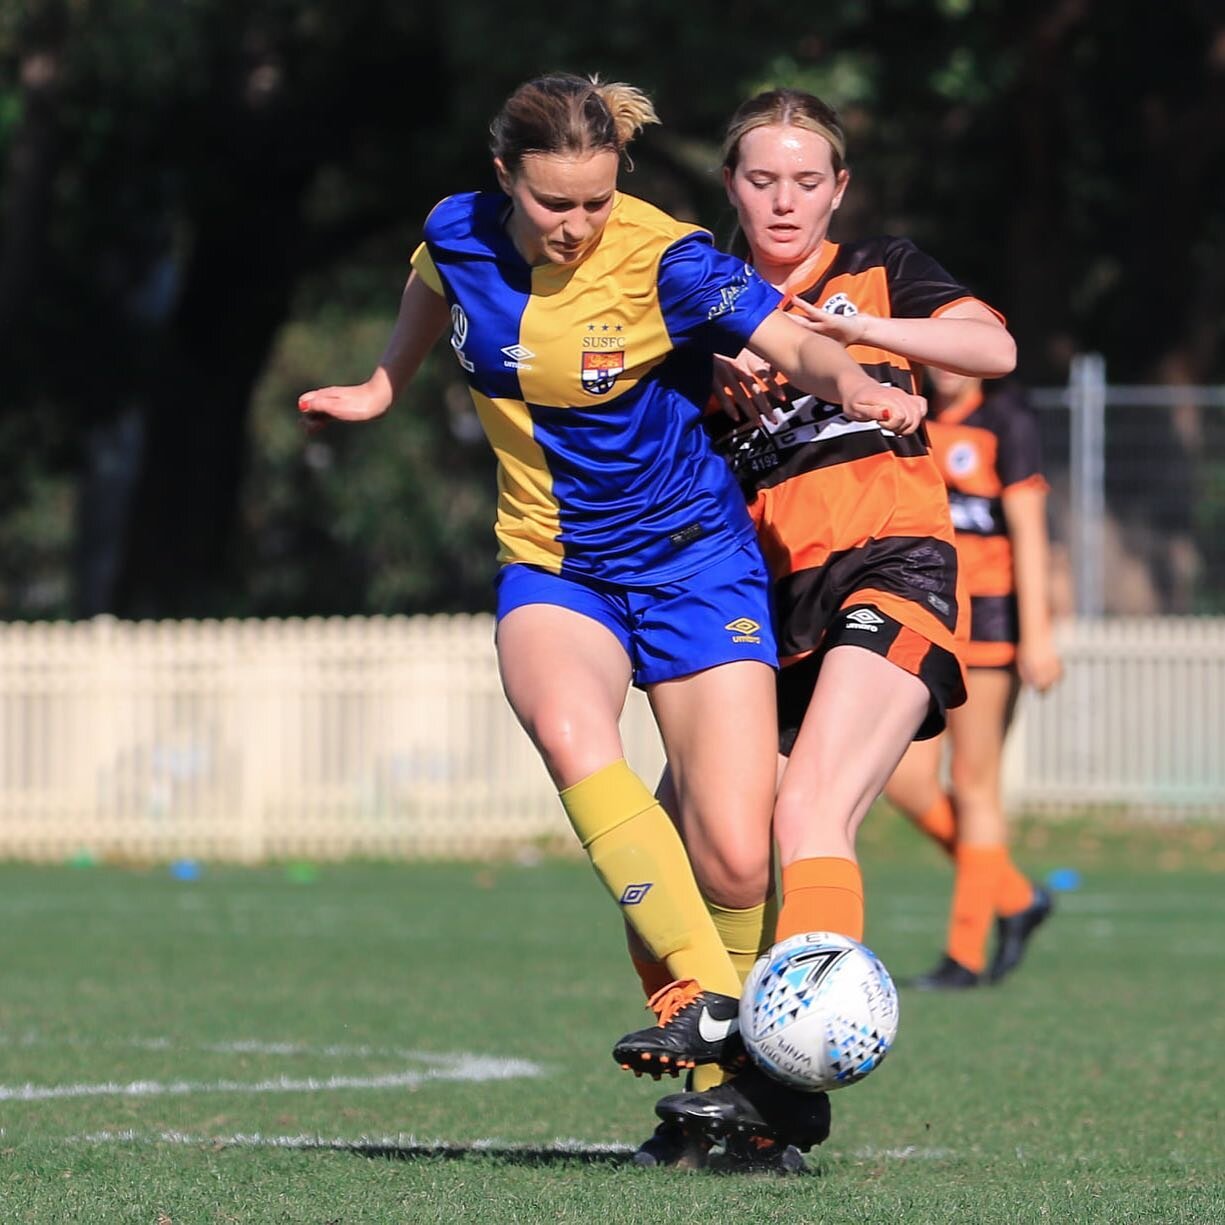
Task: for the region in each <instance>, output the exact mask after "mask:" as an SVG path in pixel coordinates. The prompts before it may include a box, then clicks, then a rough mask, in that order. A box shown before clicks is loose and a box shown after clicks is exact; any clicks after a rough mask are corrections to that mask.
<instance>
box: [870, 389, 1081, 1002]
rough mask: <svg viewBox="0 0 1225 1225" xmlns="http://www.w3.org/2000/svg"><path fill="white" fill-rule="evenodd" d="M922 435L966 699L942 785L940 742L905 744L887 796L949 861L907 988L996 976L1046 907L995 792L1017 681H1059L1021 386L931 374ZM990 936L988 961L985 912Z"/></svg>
mask: <svg viewBox="0 0 1225 1225" xmlns="http://www.w3.org/2000/svg"><path fill="white" fill-rule="evenodd" d="M930 377H931V383H932V392H933V394H932V398H931V404H930V412H929V415H928V430H929V432H930V435H931V440H932V449H933V452H934V454H935V456H936V462H937V463H938V464H939V466H940V471H941V473H942V474H943V476H944V480H945V482H946V483H947V485H948V490H949V503H950V505H951V508H952V512H953V526H954V527H955V528H956V531H957V554H958V557H959V559H960V562H961V568H962V572H963V574H964V575H965V583H966V588H967V591H968V593H969V596H970V640H969V642H968V643H966V644H964V646H963V649H962V654H963V658H964V659H965V662H966V666H967V668H968V682H967V688H968V697H967V700H966V704H965V705H964V706H962V707H961V708H960V709H958V710H956V711H954V712H952V713H951V714H950V716H949V726H948V739H949V742H950V746H951V750H952V753H951V770H950V775H951V782H952V792H951V794H946V792H945V791H944V789H943V787H942V785H941V781H940V759H941V752H942V749H943V745H942V743H941V741H940V740H932V741H926V742H924V743H920V744H914V745H912V746H911V748H910V749H909V750H908V752H907V754H906V756H905V757H904V758H903V759H902V762H901V764H900V765H899V766H898V768H897V770H896V771H895V773H894V776H893V778H892V779H891V780H890V783H889V785H888V787H887V788H886V795H888V797H889V799H890V800H891V801H892V802H893V803H894V804H895V805H896V806H897V807H898V808H900V809H901V810H902V811H903V812H904V813H906V815H907V816H909V817H910V818H911V820H912V821H914V822H915V824H916V825H917V826H918V827H919V828H920V829H921V830H923V832H925V833H926V834H927V835H928V836H929V837H931V838H932V839H933V840H934V841H935V842H937V843H938V844H939V845H940V846H941V847H943V848H944V850H945V851H946V852H947V853H948V854H949V855H950V856H951V857H952V859H953V862H954V868H955V880H954V885H953V902H952V908H951V913H950V916H949V926H948V937H947V942H946V947H945V953H944V956H943V957H942V959H941V960H940V962H939V963H938V964H937V965H936V966H935V967H934V968H933V969H932V970H930V971H929V972H928V973H926V974H922V975H920V976H919V977H918V978H916V979H915V980H914V985H915V986H918V987H923V988H927V989H931V990H941V989H958V988H964V987H974V986H977V985H979V984H980V983H981V982H983V981H987V982H998V981H999V980H1000V979H1001V978H1003V977H1004V976H1005V975H1006V974H1008V973H1010V972H1011V971H1012V970H1013V969H1015V968H1016V966H1017V964H1018V963H1019V962H1020V960H1021V957H1022V955H1023V954H1024V951H1025V945H1026V943H1027V941H1028V940H1029V938H1030V936H1031V935H1033V933H1034V931H1035V930H1036V929H1037V928H1038V926H1039V925H1040V924H1041V923H1042V922H1043V921H1044V920H1045V919H1046V917H1047V916H1048V915H1049V913H1050V910H1051V899H1050V895H1049V894H1048V893H1047V892H1046V890H1044V889H1042V888H1041V887H1040V886H1037V885H1035V884H1033V883H1032V882H1031V881H1030V880H1029V879H1027V878H1026V877H1025V876H1024V875H1023V874H1022V873H1021V872H1020V871H1019V870H1018V869H1017V867H1016V865H1015V864H1014V863H1013V862H1012V858H1011V856H1010V855H1009V852H1008V837H1007V822H1006V819H1005V815H1004V807H1003V802H1002V799H1001V794H1000V784H1001V778H1000V774H1001V764H1002V759H1003V751H1004V737H1005V735H1006V733H1007V731H1008V725H1009V723H1010V721H1011V719H1012V714H1013V710H1014V708H1015V706H1016V700H1017V696H1018V693H1019V692H1020V688H1021V686H1022V685H1023V684H1028V685H1032V686H1033V687H1034V688H1035V689H1037V690H1038V691H1039V692H1042V691H1044V690H1046V689H1048V688H1049V687H1050V686H1051V685H1053V684H1054V683H1055V682H1056V681H1057V680H1058V679H1059V676H1060V672H1061V667H1060V662H1059V655H1058V652H1057V651H1056V649H1055V645H1054V639H1053V636H1052V632H1051V619H1050V603H1049V599H1048V580H1047V572H1048V542H1047V534H1046V482H1045V481H1044V480H1043V478H1042V468H1041V456H1040V453H1039V444H1038V427H1037V422H1036V420H1035V418H1034V415H1033V412H1032V411H1031V410H1030V409H1029V407H1028V405H1027V404H1026V403H1025V401H1024V398H1023V397H1022V396H1021V394H1020V392H1019V391H1018V390H1017V389H1016V388H1013V387H1010V386H1007V385H998V386H995V387H992V388H991V390H990V391H985V390H984V387H983V383H982V380H981V379H976V378H970V377H967V376H965V375H957V374H951V373H949V372H948V371H944V370H932V371H931V372H930ZM993 919H994V920H995V926H996V932H997V939H996V947H995V952H994V955H993V957H992V959H991V963H990V965H988V964H987V942H988V936H989V934H990V929H991V923H992V920H993Z"/></svg>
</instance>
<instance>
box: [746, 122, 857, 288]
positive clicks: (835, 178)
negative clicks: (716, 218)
mask: <svg viewBox="0 0 1225 1225" xmlns="http://www.w3.org/2000/svg"><path fill="white" fill-rule="evenodd" d="M850 177H851V176H850V172H849V171H847V170H845V169H843V170H842V171H840V172H839V173H837V174H835V172H834V151H833V148H832V147H831V145H830V143H829V141H828V140H826V139H825V137H824V136H821V135H820V134H818V133H817V132H811V131H809V130H808V129H807V128H795V127H790V126H783V125H781V124H772V125H768V126H765V127H760V128H753V129H752V130H751V131H749V132H746V133H745V135H744V136H743V137H741V139H740V160H739V162H738V163H737V166H736V169H735V170H734V171H729V170H724V172H723V181H724V185H725V186H726V188H727V195H728V199H729V200H731V202H732V207H733V208H735V210H736V213H737V214H738V216H739V218H740V228H741V229H742V230H743V231H744V235H745V237H746V238H747V239H748V242H749V246H750V247H751V248H752V251H753V262H754V263H756V264H759V265H762V264H765V265H770V266H774V267H782V268H787V267H794V266H796V265H798V264H800V263H802V262H803V261H804V260H805V259H807V258H808V257H809V256H810V255H812V254H814V253H815V252H816V251H817V249H818V248H819V247H820V246H821V244H822V243H823V242H824V241H825V235H826V233H827V232H828V231H829V221H830V217H831V215H832V214H833V211H834V209H836V208H837V207H838V205H839V204H840V203H841V201H842V193H843V192H844V191H845V190H846V185H847V182H848V181H849V179H850Z"/></svg>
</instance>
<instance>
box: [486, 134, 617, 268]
mask: <svg viewBox="0 0 1225 1225" xmlns="http://www.w3.org/2000/svg"><path fill="white" fill-rule="evenodd" d="M618 161H619V159H618V155H617V154H616V153H615V152H614V151H613V150H612V149H600V150H599V151H598V152H596V153H587V154H583V155H581V156H577V157H576V156H573V155H570V154H562V153H529V154H528V155H527V156H526V157H524V159H523V160H522V161H521V162H520V163H519V166H518V168H517V169H516V170H515V172H514V173H513V174H510V173H508V172H507V170H506V167H505V166H504V165H503V164H502V162H501V160H500V159H497V158H495V159H494V169H495V170H496V171H497V173H498V182H499V184H500V185H501V187H502V190H503V191H504V192H506V194H507V195H508V196H510V199H511V203H512V205H513V206H514V207H513V211H512V213H511V218H510V225H509V228H510V236H511V238H513V239H514V241H515V246H516V247H517V248H518V249H519V254H520V255H522V256H523V258H524V259H526V260H527V262H528V263H529V264H543V263H550V264H561V265H563V266H564V265H572V264H577V263H579V262H580V261H581V260H582V259H583V258H584V257H585V256H586V255H587V254H588V253H589V252H590V251H591V250H592V249H593V248H594V247H595V245H596V243H598V242H599V241H600V235H601V234H602V233H603V231H604V225H605V223H606V222H607V221H608V215H609V213H611V212H612V206H613V196H614V195H615V194H616V190H617V166H618Z"/></svg>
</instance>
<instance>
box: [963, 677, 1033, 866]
mask: <svg viewBox="0 0 1225 1225" xmlns="http://www.w3.org/2000/svg"><path fill="white" fill-rule="evenodd" d="M966 690H967V698H966V703H965V705H964V706H959V707H958V708H957V709H956V710H950V711H949V736H950V739H951V740H952V743H953V761H952V781H953V796H954V799H955V802H956V806H957V826H958V829H957V841H958V844H959V845H961V846H1002V845H1004V844H1005V843H1006V842H1007V841H1008V825H1007V821H1006V819H1005V816H1004V804H1003V798H1002V795H1001V771H1002V766H1003V759H1004V736H1005V734H1006V732H1007V731H1008V725H1009V723H1011V721H1012V714H1013V711H1014V709H1015V708H1016V701H1017V694H1018V693H1019V691H1020V682H1019V681H1018V680H1017V677H1016V674H1015V673H1013V672H1012V671H1010V670H1008V669H1005V668H970V669H969V674H968V682H967V686H966Z"/></svg>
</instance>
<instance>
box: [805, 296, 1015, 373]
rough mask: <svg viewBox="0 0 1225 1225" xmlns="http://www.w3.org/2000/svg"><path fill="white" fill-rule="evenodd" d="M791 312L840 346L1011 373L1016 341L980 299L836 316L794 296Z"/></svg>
mask: <svg viewBox="0 0 1225 1225" xmlns="http://www.w3.org/2000/svg"><path fill="white" fill-rule="evenodd" d="M791 311H792V313H793V315H794V317H795V319H796V320H797V321H798V322H799V323H801V324H802V325H803V326H804V327H806V328H809V329H810V330H812V331H814V332H816V333H817V334H818V335H820V336H828V337H830V338H831V339H833V340H836V341H838V342H839V344H844V345H871V346H872V347H873V348H876V349H886V350H888V352H890V353H897V354H899V355H900V356H902V357H907V358H909V359H910V360H911V361H914V362H919V363H920V364H922V365H924V366H939V367H940V369H942V370H951V371H953V373H954V374H969V375H973V376H975V377H977V378H983V379H996V378H1002V377H1003V376H1004V375H1006V374H1011V373H1012V370H1013V368H1014V367H1015V366H1016V364H1017V346H1016V342H1015V341H1014V340H1013V338H1012V334H1011V333H1010V332H1009V331H1008V329H1007V328H1006V327H1005V326H1004V325H1003V324H1002V323H1001V322H1000V321H999V318H998V317H997V316H996V315H995V314H994V313H993V312H991V311H990V310H988V309H987V307H985V306H984V305H983V304H982V303H981V302H974V301H966V302H958V303H956V304H955V305H953V306H950V307H949V308H948V309H947V310H946V311H943V312H942V313H941V314H939V315H936V316H934V317H932V318H930V319H890V318H885V317H884V316H881V315H864V314H859V315H835V314H831V313H830V312H829V311H824V310H822V309H821V308H820V307H819V306H813V305H812V303H810V302H805V301H804V300H803V299H802V298H794V299H792V302H791Z"/></svg>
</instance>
